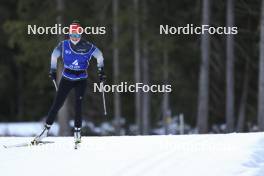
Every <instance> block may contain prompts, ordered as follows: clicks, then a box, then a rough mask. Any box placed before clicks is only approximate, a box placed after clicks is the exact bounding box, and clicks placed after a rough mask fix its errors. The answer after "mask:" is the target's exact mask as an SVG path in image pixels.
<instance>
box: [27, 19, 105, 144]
mask: <svg viewBox="0 0 264 176" xmlns="http://www.w3.org/2000/svg"><path fill="white" fill-rule="evenodd" d="M80 32H81V26H80V24H79V23H78V22H73V23H72V24H71V25H70V27H69V39H68V40H64V41H61V42H60V43H59V44H58V45H57V47H55V49H54V50H53V52H52V54H51V66H50V73H49V76H50V77H51V79H52V80H56V73H57V59H58V58H59V57H62V59H63V64H64V67H63V71H62V78H61V80H60V83H59V86H58V90H57V94H56V98H55V100H54V102H53V105H52V106H51V108H50V110H49V112H48V117H47V119H46V124H45V125H44V129H43V130H42V131H41V133H40V134H39V135H37V136H36V137H35V138H34V140H33V142H32V143H34V144H38V143H39V142H41V140H42V139H43V138H44V137H47V135H48V131H49V129H50V127H51V125H52V124H53V122H54V120H55V117H56V114H57V112H58V111H59V109H60V108H61V107H62V106H63V103H64V101H65V99H66V97H67V95H68V94H69V92H70V91H71V90H72V89H74V90H75V97H76V100H75V121H74V141H75V143H80V142H81V127H82V115H81V113H82V101H83V97H84V94H85V89H86V81H87V77H88V75H87V68H88V66H89V61H90V59H91V58H92V56H93V57H95V58H96V59H97V67H98V74H99V79H100V81H101V82H104V81H105V79H106V76H105V73H104V69H103V68H104V58H103V55H102V52H101V51H100V50H99V49H98V48H97V47H96V46H95V45H93V44H91V43H90V42H88V41H85V40H83V39H81V34H80Z"/></svg>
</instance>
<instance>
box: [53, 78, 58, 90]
mask: <svg viewBox="0 0 264 176" xmlns="http://www.w3.org/2000/svg"><path fill="white" fill-rule="evenodd" d="M52 82H53V84H54V87H55V89H56V91H58V87H57V84H56V81H55V79H53V80H52Z"/></svg>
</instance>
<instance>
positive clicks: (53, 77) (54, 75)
mask: <svg viewBox="0 0 264 176" xmlns="http://www.w3.org/2000/svg"><path fill="white" fill-rule="evenodd" d="M56 75H57V74H56V70H53V69H51V70H50V72H49V77H50V78H51V79H52V80H55V81H56Z"/></svg>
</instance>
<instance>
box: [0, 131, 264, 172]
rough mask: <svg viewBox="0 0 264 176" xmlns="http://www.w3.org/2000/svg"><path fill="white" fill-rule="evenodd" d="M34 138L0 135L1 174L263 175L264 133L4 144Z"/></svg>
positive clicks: (128, 137) (62, 138) (85, 138)
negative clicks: (38, 144) (8, 146)
mask: <svg viewBox="0 0 264 176" xmlns="http://www.w3.org/2000/svg"><path fill="white" fill-rule="evenodd" d="M31 139H32V138H24V137H0V145H1V146H0V175H1V176H31V175H32V176H33V175H34V176H54V175H56V176H88V175H90V176H263V175H264V133H244V134H239V133H232V134H221V135H213V134H211V135H181V136H180V135H179V136H172V135H169V136H125V137H83V138H82V144H81V147H80V148H79V149H78V150H74V144H73V138H72V137H49V138H47V139H46V140H48V141H54V142H55V143H53V144H46V145H42V146H29V147H19V148H9V149H6V148H4V147H3V145H12V144H19V143H24V142H28V141H30V140H31Z"/></svg>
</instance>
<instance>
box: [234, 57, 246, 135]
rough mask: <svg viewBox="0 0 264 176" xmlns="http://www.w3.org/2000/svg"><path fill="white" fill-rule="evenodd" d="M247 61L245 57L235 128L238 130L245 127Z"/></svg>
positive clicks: (240, 130) (241, 130)
mask: <svg viewBox="0 0 264 176" xmlns="http://www.w3.org/2000/svg"><path fill="white" fill-rule="evenodd" d="M248 74H249V61H248V59H247V63H246V69H245V75H244V82H243V90H242V96H241V100H240V104H239V110H238V122H237V130H238V131H239V132H243V131H244V127H245V115H246V105H247V96H248V82H249V75H248Z"/></svg>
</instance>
